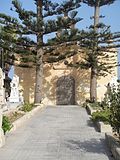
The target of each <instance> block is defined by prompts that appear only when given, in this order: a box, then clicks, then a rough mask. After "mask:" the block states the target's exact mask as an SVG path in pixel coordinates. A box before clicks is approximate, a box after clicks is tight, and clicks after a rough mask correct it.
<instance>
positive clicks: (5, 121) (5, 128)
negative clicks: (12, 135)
mask: <svg viewBox="0 0 120 160" xmlns="http://www.w3.org/2000/svg"><path fill="white" fill-rule="evenodd" d="M11 128H12V123H11V122H10V120H9V118H8V117H7V116H3V120H2V129H3V131H4V134H5V133H6V132H7V131H10V129H11Z"/></svg>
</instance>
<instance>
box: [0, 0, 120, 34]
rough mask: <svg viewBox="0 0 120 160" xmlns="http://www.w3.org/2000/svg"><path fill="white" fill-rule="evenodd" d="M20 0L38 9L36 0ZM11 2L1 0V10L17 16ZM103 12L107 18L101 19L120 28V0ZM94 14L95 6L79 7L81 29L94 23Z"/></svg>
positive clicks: (79, 25)
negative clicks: (92, 18) (12, 9)
mask: <svg viewBox="0 0 120 160" xmlns="http://www.w3.org/2000/svg"><path fill="white" fill-rule="evenodd" d="M20 1H21V3H22V5H23V7H24V8H25V9H28V10H29V9H30V10H36V8H35V5H34V0H20ZM52 1H55V0H52ZM58 1H61V0H58ZM11 2H12V0H0V12H3V13H7V14H9V15H12V16H14V17H16V16H17V14H15V12H13V11H10V8H11V7H12V4H11ZM101 13H102V15H105V18H104V19H101V21H102V22H104V23H105V24H107V25H111V30H112V31H118V30H120V23H118V22H119V16H120V0H116V2H115V3H114V4H112V5H110V6H104V7H101ZM92 15H93V8H91V7H88V6H87V5H85V4H82V6H81V7H80V9H79V14H78V16H80V17H82V18H83V20H82V21H81V22H80V23H79V24H78V25H77V26H78V27H79V28H80V29H85V27H87V26H89V25H90V24H91V23H92V20H90V16H92Z"/></svg>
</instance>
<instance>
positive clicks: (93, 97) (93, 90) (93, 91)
mask: <svg viewBox="0 0 120 160" xmlns="http://www.w3.org/2000/svg"><path fill="white" fill-rule="evenodd" d="M99 10H100V7H99V4H97V5H96V6H95V11H94V30H95V32H97V31H98V28H97V25H98V24H99ZM90 101H91V102H96V101H97V69H96V68H95V67H92V68H91V78H90Z"/></svg>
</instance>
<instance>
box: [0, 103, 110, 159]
mask: <svg viewBox="0 0 120 160" xmlns="http://www.w3.org/2000/svg"><path fill="white" fill-rule="evenodd" d="M0 160H113V159H112V157H111V153H110V152H109V150H108V149H107V146H106V143H105V140H104V134H101V133H99V132H96V130H95V129H94V127H93V123H92V122H91V121H90V119H89V116H88V115H87V113H86V111H85V109H84V108H81V107H78V106H75V107H74V106H59V107H47V108H46V109H45V110H43V111H42V112H41V111H40V112H38V113H37V114H36V115H35V116H33V117H32V118H31V119H30V120H28V121H27V122H26V123H25V124H24V125H23V126H22V127H20V128H18V129H17V130H16V131H15V132H14V133H11V135H9V136H8V137H7V140H6V145H5V146H4V147H3V148H1V149H0Z"/></svg>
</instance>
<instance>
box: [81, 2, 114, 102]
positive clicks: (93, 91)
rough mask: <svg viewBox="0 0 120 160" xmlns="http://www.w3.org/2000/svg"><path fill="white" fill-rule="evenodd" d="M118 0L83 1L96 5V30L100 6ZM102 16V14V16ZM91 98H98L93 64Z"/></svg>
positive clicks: (96, 28)
mask: <svg viewBox="0 0 120 160" xmlns="http://www.w3.org/2000/svg"><path fill="white" fill-rule="evenodd" d="M115 1H116V0H83V3H86V4H87V5H89V6H91V7H94V17H93V19H94V30H95V32H97V31H98V27H97V25H98V24H99V18H100V7H102V6H105V5H110V4H112V3H114V2H115ZM101 17H102V16H101ZM90 99H91V100H92V101H94V100H95V101H96V100H97V70H96V68H95V67H94V66H93V67H92V68H91V81H90Z"/></svg>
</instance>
